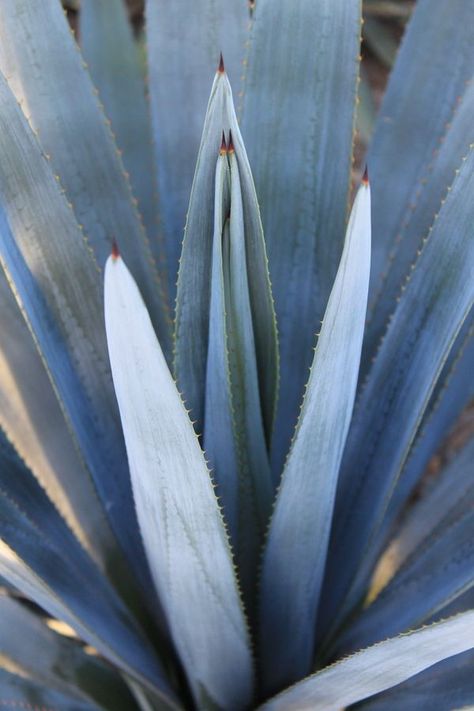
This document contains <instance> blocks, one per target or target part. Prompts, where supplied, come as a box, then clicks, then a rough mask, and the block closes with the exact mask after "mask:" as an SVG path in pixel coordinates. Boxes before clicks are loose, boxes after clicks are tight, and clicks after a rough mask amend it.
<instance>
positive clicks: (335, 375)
mask: <svg viewBox="0 0 474 711" xmlns="http://www.w3.org/2000/svg"><path fill="white" fill-rule="evenodd" d="M369 274H370V188H369V186H368V184H362V185H361V187H360V188H359V192H358V195H357V197H356V200H355V203H354V207H353V210H352V214H351V218H350V220H349V225H348V228H347V236H346V243H345V246H344V251H343V254H342V259H341V264H340V267H339V270H338V273H337V276H336V280H335V282H334V286H333V289H332V292H331V295H330V298H329V302H328V307H327V309H326V313H325V315H324V320H323V324H322V328H321V333H320V336H319V339H318V345H317V348H316V352H315V355H314V360H313V364H312V366H311V375H310V379H309V382H308V386H307V390H306V395H305V398H304V401H303V407H302V410H301V415H300V418H299V421H298V425H297V428H296V433H295V437H294V440H293V444H292V447H291V450H290V454H289V457H288V459H287V462H286V465H285V469H284V471H283V477H282V482H281V488H280V490H279V493H278V497H277V501H276V506H275V511H274V513H273V516H272V520H271V524H270V530H269V533H268V540H267V543H266V548H265V553H264V561H263V571H262V582H261V607H260V614H261V629H260V658H261V661H262V665H263V678H264V684H265V688H266V690H267V692H268V691H270V692H272V691H275V690H276V689H278V688H281V687H282V686H283V685H284V684H288V683H291V682H293V681H296V680H297V679H298V678H300V677H302V676H304V675H305V674H307V673H308V671H309V670H310V668H311V663H312V659H313V653H314V628H315V619H316V611H317V607H318V602H319V594H320V590H321V584H322V579H323V574H324V566H325V562H326V552H327V546H328V540H329V532H330V526H331V519H332V511H333V505H334V498H335V493H336V486H337V478H338V473H339V466H340V463H341V459H342V454H343V451H344V445H345V441H346V436H347V432H348V429H349V424H350V420H351V415H352V407H353V404H354V398H355V392H356V386H357V376H358V372H359V362H360V352H361V348H362V338H363V333H364V324H365V316H366V308H367V296H368V288H369Z"/></svg>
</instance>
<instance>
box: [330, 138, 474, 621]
mask: <svg viewBox="0 0 474 711" xmlns="http://www.w3.org/2000/svg"><path fill="white" fill-rule="evenodd" d="M473 168H474V149H472V148H471V149H470V152H469V154H468V155H467V157H466V158H465V160H464V161H463V163H462V166H461V169H460V171H459V174H458V175H457V177H456V179H455V181H454V183H453V185H452V187H451V190H450V192H449V193H448V196H447V198H446V201H445V203H444V205H443V207H442V209H441V211H440V213H439V216H438V218H437V220H436V222H435V223H434V225H433V228H432V230H431V232H430V235H429V237H428V238H427V240H426V241H425V244H424V249H423V251H422V253H421V255H420V257H419V258H418V261H417V263H416V266H415V268H414V270H413V271H412V273H411V278H410V279H409V280H408V281H407V283H406V285H404V287H403V291H402V294H401V299H400V302H399V304H398V308H397V310H396V311H395V313H394V315H393V318H392V320H391V322H390V324H389V326H388V329H387V333H386V335H385V338H384V340H383V342H382V345H381V348H380V350H379V352H378V355H377V359H376V361H375V363H374V365H373V368H372V371H371V376H370V378H369V380H368V381H367V383H366V385H365V387H364V389H363V391H362V394H361V396H360V399H359V402H358V405H357V406H356V410H355V413H354V418H353V422H352V426H351V431H350V433H349V437H348V444H347V447H346V450H345V454H344V461H343V466H342V468H341V477H340V485H339V489H338V494H337V501H336V510H335V523H334V529H333V539H332V544H331V553H330V556H329V560H328V568H327V571H326V585H327V587H326V603H325V604H326V606H325V608H324V610H325V612H324V614H325V616H326V618H327V619H333V615H334V614H335V611H336V610H337V609H338V608H339V611H338V615H341V614H342V613H343V612H347V609H349V608H350V607H352V606H353V605H354V604H356V603H357V602H358V601H360V599H361V597H363V594H364V593H363V589H362V587H363V585H364V584H365V583H366V582H367V581H362V579H361V577H360V579H359V580H357V581H356V582H355V583H354V585H353V586H352V590H351V592H350V593H348V589H349V587H350V585H351V580H352V579H353V577H354V575H355V574H356V571H357V569H358V568H359V566H361V563H362V561H363V559H364V557H365V555H366V554H367V552H368V550H369V548H370V545H371V544H372V543H373V542H374V541H375V540H376V536H377V533H378V531H379V530H380V526H381V524H382V521H383V517H384V514H385V512H386V510H387V506H388V502H389V500H390V497H391V495H392V493H393V489H394V486H395V484H396V481H397V479H398V477H399V475H400V472H401V470H402V468H403V465H404V463H405V461H406V458H407V456H408V454H409V451H410V447H411V445H412V443H413V441H414V438H415V436H416V433H417V430H418V427H419V425H420V422H421V419H422V417H423V415H424V413H425V410H426V407H427V405H428V403H429V400H430V397H431V395H432V393H433V390H434V388H435V385H436V382H437V378H438V376H439V373H440V372H441V370H442V367H443V365H444V362H445V361H446V358H447V357H448V355H449V352H450V350H451V347H452V345H453V343H454V342H455V340H456V337H457V335H458V333H459V331H460V329H461V327H462V325H463V323H464V321H465V319H466V318H467V316H468V314H469V312H470V310H471V308H472V305H473V301H474V241H473V240H472V222H473V219H474V208H473V204H472V201H470V200H469V198H468V196H470V195H471V192H472V190H473V189H474V169H473ZM342 559H344V561H346V562H345V565H344V566H341V564H340V561H341V560H342ZM361 586H362V587H361ZM346 596H347V597H346ZM344 598H346V599H345V604H344V605H343V606H342V607H341V603H342V602H343V600H344Z"/></svg>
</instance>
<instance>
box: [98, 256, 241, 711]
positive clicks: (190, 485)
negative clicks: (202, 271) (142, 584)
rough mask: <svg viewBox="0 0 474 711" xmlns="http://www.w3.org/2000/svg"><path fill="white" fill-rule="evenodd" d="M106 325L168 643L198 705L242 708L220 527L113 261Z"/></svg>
mask: <svg viewBox="0 0 474 711" xmlns="http://www.w3.org/2000/svg"><path fill="white" fill-rule="evenodd" d="M105 323H106V330H107V342H108V347H109V355H110V362H111V367H112V374H113V379H114V386H115V392H116V394H117V400H118V403H119V408H120V415H121V419H122V425H123V430H124V435H125V441H126V445H127V454H128V461H129V466H130V475H131V479H132V485H133V492H134V498H135V503H136V507H137V515H138V520H139V524H140V530H141V532H142V536H143V541H144V544H145V550H146V553H147V557H148V561H149V564H150V569H151V571H152V575H153V580H154V583H155V586H156V589H157V591H158V593H159V595H160V599H161V602H162V605H163V609H164V610H165V612H166V616H167V620H168V624H169V626H170V630H171V634H172V637H173V641H174V644H175V646H176V649H177V650H178V653H179V655H180V658H181V661H182V663H183V665H184V667H185V670H186V672H187V675H188V679H189V681H190V684H191V688H192V691H193V695H194V698H195V701H196V704H197V706H198V707H200V708H206V707H207V706H208V705H210V706H211V708H213V707H215V706H218V707H219V708H223V709H226V708H246V707H247V706H248V705H249V704H250V702H251V699H252V695H253V661H252V657H251V652H250V645H249V636H248V632H247V627H246V621H245V615H244V612H243V609H242V606H241V602H240V595H239V591H238V587H237V580H236V577H235V571H234V568H233V565H232V556H231V552H230V547H229V543H228V539H227V535H226V532H225V527H224V522H223V520H222V517H221V514H220V511H219V506H218V502H217V499H216V497H215V494H214V491H213V487H212V482H211V479H210V476H209V471H208V469H207V466H206V463H205V460H204V455H203V452H202V451H201V449H200V446H199V441H198V439H197V436H196V434H195V432H194V430H193V425H192V422H191V421H190V419H189V417H188V415H187V413H186V410H185V408H184V405H183V403H182V401H181V398H180V396H179V393H178V391H177V389H176V385H175V383H174V381H173V378H172V376H171V373H170V372H169V370H168V367H167V365H166V361H165V359H164V356H163V353H162V351H161V348H160V346H159V343H158V341H157V339H156V336H155V333H154V331H153V326H152V324H151V321H150V318H149V316H148V313H147V311H146V307H145V305H144V303H143V301H142V299H141V296H140V293H139V291H138V289H137V286H136V284H135V282H134V281H133V278H132V276H131V275H130V272H129V271H128V269H127V268H126V266H125V265H124V263H123V261H122V259H121V258H120V257H119V256H117V255H115V256H112V257H110V259H109V261H108V262H107V266H106V271H105ZM212 704H214V706H212Z"/></svg>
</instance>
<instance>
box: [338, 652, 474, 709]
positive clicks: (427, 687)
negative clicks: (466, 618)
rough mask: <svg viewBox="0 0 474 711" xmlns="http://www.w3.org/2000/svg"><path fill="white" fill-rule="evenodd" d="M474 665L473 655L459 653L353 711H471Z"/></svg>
mask: <svg viewBox="0 0 474 711" xmlns="http://www.w3.org/2000/svg"><path fill="white" fill-rule="evenodd" d="M473 665H474V652H472V651H471V652H464V654H457V655H456V656H454V657H451V659H447V660H446V661H444V662H440V663H439V664H435V665H434V666H433V667H431V668H429V669H427V670H426V671H424V672H421V674H416V675H415V676H414V677H412V678H411V679H409V680H408V681H406V682H405V683H403V684H399V685H397V686H394V687H393V689H390V690H389V691H386V692H385V693H383V694H380V695H379V694H377V696H374V697H373V698H372V699H368V700H367V701H365V702H361V703H360V704H357V706H354V711H355V710H356V709H357V711H394V709H403V711H446V709H459V710H460V709H465V710H466V711H468V709H471V708H472V706H471V704H472V700H473V699H474V674H473V673H472V669H473ZM351 708H352V707H351Z"/></svg>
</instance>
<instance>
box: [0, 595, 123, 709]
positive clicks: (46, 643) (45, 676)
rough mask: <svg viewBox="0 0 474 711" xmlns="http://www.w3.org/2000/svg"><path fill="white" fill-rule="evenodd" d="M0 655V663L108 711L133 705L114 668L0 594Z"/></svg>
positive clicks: (22, 606) (26, 609)
mask: <svg viewBox="0 0 474 711" xmlns="http://www.w3.org/2000/svg"><path fill="white" fill-rule="evenodd" d="M0 658H1V662H0V666H2V667H4V668H5V667H7V668H8V666H11V667H14V668H15V669H17V670H18V671H19V672H20V673H21V674H23V675H27V676H29V677H30V678H31V679H34V680H35V681H36V682H37V683H40V684H44V685H45V686H47V687H48V688H49V689H55V690H57V691H59V692H63V693H65V694H70V695H71V696H72V697H75V698H78V699H83V700H84V701H86V700H89V701H90V702H92V703H93V702H94V701H95V702H97V703H98V705H99V706H100V707H101V708H104V709H109V711H119V710H120V709H123V711H128V709H130V708H133V698H132V697H131V695H130V693H129V691H128V689H127V687H126V685H125V684H124V683H123V681H122V679H121V678H120V676H119V675H118V674H117V673H115V672H113V671H112V670H111V669H109V668H108V667H107V666H106V665H105V664H104V662H103V661H102V660H100V659H99V658H98V657H97V656H92V655H90V654H89V655H88V654H86V653H85V652H84V651H83V650H82V648H81V647H80V646H79V644H78V643H77V641H76V640H71V639H68V638H67V637H64V636H63V635H59V634H58V633H56V632H54V631H53V630H50V629H48V627H47V626H46V621H45V620H44V619H42V618H41V617H40V616H39V615H37V614H35V613H34V612H32V611H31V610H30V609H28V607H26V606H25V605H23V604H21V603H20V602H18V601H16V600H14V599H12V598H10V597H8V596H6V595H0ZM0 689H1V683H0Z"/></svg>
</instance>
